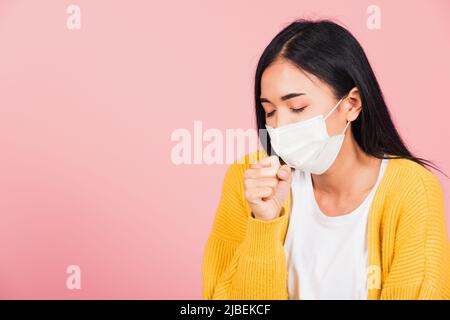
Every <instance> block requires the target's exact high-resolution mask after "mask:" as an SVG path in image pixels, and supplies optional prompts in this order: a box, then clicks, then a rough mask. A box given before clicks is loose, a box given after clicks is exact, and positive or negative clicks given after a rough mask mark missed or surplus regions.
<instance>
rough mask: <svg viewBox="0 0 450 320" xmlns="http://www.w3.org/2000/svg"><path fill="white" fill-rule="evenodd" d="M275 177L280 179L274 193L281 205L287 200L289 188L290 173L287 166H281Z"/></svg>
mask: <svg viewBox="0 0 450 320" xmlns="http://www.w3.org/2000/svg"><path fill="white" fill-rule="evenodd" d="M277 177H278V179H280V181H279V182H278V185H277V191H276V192H275V194H276V196H277V198H278V200H280V201H281V202H282V203H283V202H284V201H285V200H286V199H287V197H288V195H289V191H290V188H291V181H292V171H291V168H290V167H289V166H288V165H286V164H285V165H282V166H281V167H280V169H278V172H277Z"/></svg>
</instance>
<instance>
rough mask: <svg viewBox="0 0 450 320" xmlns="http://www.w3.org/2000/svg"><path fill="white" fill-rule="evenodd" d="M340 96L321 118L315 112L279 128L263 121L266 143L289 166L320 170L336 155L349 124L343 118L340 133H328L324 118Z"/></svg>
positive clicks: (317, 171) (323, 170)
mask: <svg viewBox="0 0 450 320" xmlns="http://www.w3.org/2000/svg"><path fill="white" fill-rule="evenodd" d="M343 99H344V98H342V99H341V100H339V101H338V102H337V103H336V105H335V106H334V107H333V109H331V110H330V112H328V114H327V115H326V116H325V118H324V117H323V115H318V116H315V117H313V118H311V119H308V120H304V121H299V122H296V123H291V124H288V125H285V126H282V127H279V128H272V127H270V126H268V125H267V124H266V129H267V132H268V133H269V136H270V144H271V146H272V148H273V150H274V151H275V153H276V154H277V155H278V156H280V157H281V159H283V160H284V162H286V164H287V165H288V166H290V167H292V168H296V169H299V170H304V171H309V172H311V173H314V174H322V173H324V172H325V171H326V170H327V169H328V168H329V167H330V166H331V165H332V164H333V162H334V160H335V159H336V157H337V155H338V153H339V150H340V148H341V145H342V142H343V141H344V134H345V131H346V130H347V127H348V125H349V124H350V122H349V121H347V125H346V126H345V128H344V131H342V133H341V134H338V135H334V136H329V135H328V132H327V126H326V123H325V120H326V119H327V118H328V116H329V115H330V114H331V113H332V112H333V111H334V110H335V109H336V108H337V106H338V105H339V104H340V103H341V101H342V100H343Z"/></svg>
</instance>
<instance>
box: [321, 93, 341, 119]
mask: <svg viewBox="0 0 450 320" xmlns="http://www.w3.org/2000/svg"><path fill="white" fill-rule="evenodd" d="M344 98H345V97H342V98H341V100H339V101H338V102H337V103H336V104H335V105H334V107H333V108H332V109H331V110H330V112H328V114H327V115H326V116H325V118H324V120H327V118H328V116H329V115H330V114H331V113H332V112H333V111H334V110H335V109H336V108H337V107H338V105H339V104H340V103H341V101H342V100H343V99H344Z"/></svg>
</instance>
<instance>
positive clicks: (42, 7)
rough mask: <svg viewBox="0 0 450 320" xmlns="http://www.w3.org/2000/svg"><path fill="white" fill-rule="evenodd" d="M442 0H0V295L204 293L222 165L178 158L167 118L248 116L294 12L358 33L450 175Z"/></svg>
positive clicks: (210, 122)
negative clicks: (260, 64) (73, 11)
mask: <svg viewBox="0 0 450 320" xmlns="http://www.w3.org/2000/svg"><path fill="white" fill-rule="evenodd" d="M449 3H450V2H449V1H447V0H443V1H387V0H380V1H375V2H373V1H356V0H354V1H331V0H330V1H323V0H315V1H299V0H292V1H291V0H289V1H288V0H277V1H256V0H255V1H237V0H236V1H224V0H223V1H207V0H204V1H197V0H195V1H181V0H180V1H143V0H142V1H124V0H123V1H111V0H101V1H100V0H96V1H92V0H89V1H88V0H74V1H62V0H45V1H19V0H0V150H1V157H0V298H64V299H65V298H74V299H77V298H88V299H91V298H126V299H134V298H151V299H166V298H173V299H191V298H192V299H196V298H200V295H201V260H202V256H203V250H204V245H205V242H206V239H207V236H208V234H209V232H210V230H211V226H212V221H213V218H214V215H215V210H216V208H217V204H218V201H219V196H220V191H221V190H220V189H221V184H222V179H223V175H224V173H225V170H226V167H227V165H211V166H208V165H181V166H176V165H174V164H173V163H172V162H171V158H170V154H171V149H172V147H173V146H174V144H175V143H174V142H172V141H171V140H170V137H171V133H172V132H173V131H174V130H175V129H177V128H187V129H189V130H191V131H192V128H193V122H194V121H195V120H201V121H203V126H204V128H205V129H206V128H219V129H221V130H225V129H226V128H251V127H253V125H254V123H255V121H254V112H253V96H252V90H253V75H254V71H255V66H256V63H257V60H258V58H259V55H260V54H261V52H262V50H263V49H264V47H265V46H266V45H267V44H268V42H269V41H270V40H271V39H272V37H273V36H274V35H275V34H276V33H277V32H278V31H279V30H280V29H281V28H283V27H284V26H286V25H287V24H288V23H289V22H291V21H292V20H293V19H295V18H299V17H310V18H321V17H323V18H332V19H334V20H336V21H338V22H340V23H342V24H344V25H345V26H346V27H348V28H349V29H350V30H351V31H352V32H353V33H354V35H355V36H356V37H357V38H358V39H359V41H360V42H361V43H362V45H363V47H364V48H365V50H366V53H367V55H368V57H369V60H370V61H371V64H372V66H373V68H374V70H375V72H376V74H377V76H378V80H379V81H380V83H381V86H382V89H383V91H384V94H385V97H386V100H387V102H388V105H389V107H390V110H391V113H392V115H393V118H394V121H395V123H396V125H397V126H398V129H399V130H400V132H401V134H402V136H403V138H404V139H405V141H406V143H407V144H408V146H409V147H410V148H411V150H412V151H413V152H415V153H417V154H418V155H420V156H422V157H425V158H427V159H431V160H433V161H435V163H436V164H437V165H438V166H440V167H441V168H442V169H443V170H444V171H445V172H447V173H448V174H450V151H449V141H450V133H449V132H450V130H449V118H450V111H449V110H450V109H449V102H448V101H449V99H450V97H449V95H448V93H449V90H448V86H449V84H450V64H449V63H448V58H449V57H450V40H449V39H450V38H449V31H450V19H449V18H450V15H449V12H450V5H449ZM69 4H76V5H78V6H80V8H81V30H73V31H70V30H68V29H67V28H66V19H67V17H68V15H67V14H66V8H67V6H68V5H69ZM371 4H376V5H378V6H379V7H380V8H381V30H369V29H367V27H366V19H367V17H368V15H367V13H366V8H367V7H368V6H369V5H371ZM437 177H438V178H439V180H440V181H441V184H442V186H443V189H444V193H445V201H446V208H448V205H449V203H450V180H448V179H446V178H445V177H444V176H442V175H440V174H437ZM446 218H447V221H449V220H450V216H449V215H448V212H447V217H446ZM72 264H75V265H79V266H80V267H81V271H82V289H81V290H68V289H67V288H66V278H67V276H68V275H67V274H66V267H67V266H68V265H72Z"/></svg>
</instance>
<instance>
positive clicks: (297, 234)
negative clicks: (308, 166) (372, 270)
mask: <svg viewBox="0 0 450 320" xmlns="http://www.w3.org/2000/svg"><path fill="white" fill-rule="evenodd" d="M387 162H388V159H383V160H382V162H381V167H380V170H379V174H378V179H377V181H376V184H375V185H374V187H373V188H372V190H371V191H370V193H369V194H368V195H367V196H366V198H365V199H364V201H363V202H362V203H361V204H360V205H359V206H358V207H357V208H356V209H355V210H353V211H352V212H350V213H348V214H345V215H342V216H336V217H329V216H327V215H325V214H324V213H323V212H322V211H321V210H320V208H319V206H318V205H317V202H316V200H315V197H314V190H313V186H312V181H311V174H310V173H309V172H305V171H300V170H297V169H295V170H294V172H293V180H292V193H293V194H292V195H293V204H292V212H291V216H290V219H289V226H288V231H287V234H286V240H285V243H284V249H285V252H286V262H287V269H288V292H289V299H291V300H299V299H302V300H307V299H317V300H321V299H330V300H331V299H339V300H345V299H351V300H359V299H362V300H365V299H367V264H368V261H367V258H368V257H367V222H368V216H369V209H370V205H371V203H372V199H373V196H374V194H375V191H376V189H377V187H378V184H379V182H380V180H381V178H382V176H383V174H384V171H385V168H386V165H387Z"/></svg>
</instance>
